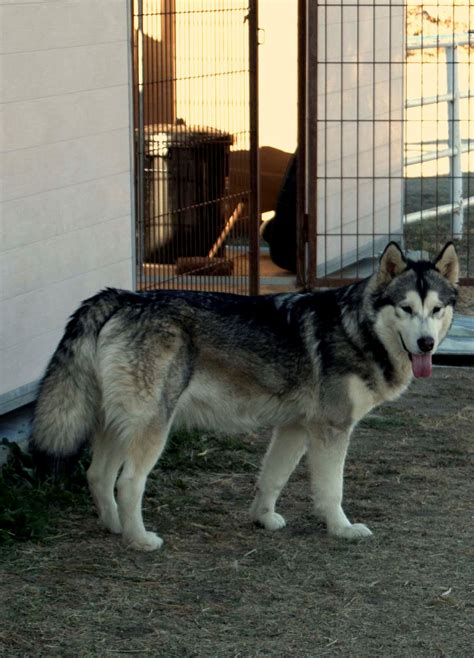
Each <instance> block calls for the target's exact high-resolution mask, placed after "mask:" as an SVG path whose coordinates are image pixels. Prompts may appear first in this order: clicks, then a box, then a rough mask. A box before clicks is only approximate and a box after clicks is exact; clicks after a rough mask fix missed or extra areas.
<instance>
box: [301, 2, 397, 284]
mask: <svg viewBox="0 0 474 658" xmlns="http://www.w3.org/2000/svg"><path fill="white" fill-rule="evenodd" d="M403 5H404V0H391V2H390V3H388V2H387V1H386V0H375V2H373V3H372V2H370V3H360V4H359V5H358V4H357V3H355V2H354V1H353V0H328V1H327V2H326V3H320V8H319V13H318V26H317V35H318V61H319V65H318V183H317V189H318V254H317V261H318V264H319V267H318V275H320V276H321V275H324V274H325V273H326V272H328V273H329V272H331V271H334V270H338V269H340V268H341V267H345V266H347V265H349V264H351V263H353V262H355V261H356V260H359V259H360V258H363V257H365V256H368V255H372V253H373V250H375V253H377V250H378V248H379V247H381V246H382V245H385V244H386V243H387V242H388V240H389V239H390V238H396V237H397V235H399V234H400V233H401V230H402V214H403V208H402V198H403V197H402V174H403V160H402V139H403V128H402V125H403V124H402V121H403V60H404V35H405V25H404V6H403ZM312 29H313V34H315V33H316V26H312ZM373 234H375V241H374V240H373V237H372V236H373ZM374 245H375V246H374Z"/></svg>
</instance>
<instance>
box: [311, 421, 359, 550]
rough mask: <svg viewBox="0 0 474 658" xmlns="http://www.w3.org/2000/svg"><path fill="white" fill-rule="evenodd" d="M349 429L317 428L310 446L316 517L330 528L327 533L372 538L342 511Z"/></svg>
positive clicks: (354, 537)
mask: <svg viewBox="0 0 474 658" xmlns="http://www.w3.org/2000/svg"><path fill="white" fill-rule="evenodd" d="M349 437H350V428H347V429H341V428H336V427H334V426H332V425H325V426H318V427H316V428H314V431H313V432H312V435H311V438H310V440H309V443H308V461H309V466H310V471H311V483H312V489H313V496H314V508H315V512H316V515H317V516H318V517H319V518H321V519H322V520H323V521H324V522H325V523H326V526H327V529H328V533H329V534H330V535H334V536H336V537H343V538H345V539H358V538H360V537H369V536H370V535H371V534H372V533H371V531H370V530H369V528H367V526H365V525H364V524H363V523H354V524H352V523H351V522H350V521H349V519H348V518H347V516H346V515H345V514H344V510H343V509H342V493H343V474H344V462H345V458H346V453H347V448H348V446H349Z"/></svg>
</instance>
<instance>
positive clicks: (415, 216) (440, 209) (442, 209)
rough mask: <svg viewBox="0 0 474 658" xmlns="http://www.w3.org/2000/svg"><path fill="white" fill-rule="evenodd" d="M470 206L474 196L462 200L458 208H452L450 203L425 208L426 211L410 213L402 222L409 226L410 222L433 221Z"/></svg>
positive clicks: (473, 201) (473, 202) (473, 204)
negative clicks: (434, 218)
mask: <svg viewBox="0 0 474 658" xmlns="http://www.w3.org/2000/svg"><path fill="white" fill-rule="evenodd" d="M470 206H474V196H470V197H468V198H467V199H463V201H462V204H461V207H460V208H458V207H457V206H454V205H453V204H452V203H446V204H445V205H444V206H436V207H435V208H427V209H426V210H417V211H416V212H411V213H409V214H408V215H405V216H404V218H403V221H404V222H405V223H406V224H411V223H412V222H419V221H420V220H421V219H433V217H440V216H442V215H449V214H450V213H454V212H456V211H457V210H459V209H461V210H464V208H469V207H470Z"/></svg>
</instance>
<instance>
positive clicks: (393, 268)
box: [378, 242, 407, 283]
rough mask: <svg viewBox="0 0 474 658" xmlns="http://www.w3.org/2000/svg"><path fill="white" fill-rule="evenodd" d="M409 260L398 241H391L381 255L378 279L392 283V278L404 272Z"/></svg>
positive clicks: (381, 281)
mask: <svg viewBox="0 0 474 658" xmlns="http://www.w3.org/2000/svg"><path fill="white" fill-rule="evenodd" d="M406 268H407V261H406V258H405V256H404V255H403V252H402V250H401V249H400V247H399V246H398V244H397V243H396V242H390V243H389V244H388V245H387V246H386V247H385V250H384V252H383V254H382V256H381V257H380V263H379V271H378V280H379V282H380V283H390V281H391V280H392V279H394V278H395V277H396V276H398V275H399V274H401V273H402V272H404V271H405V270H406Z"/></svg>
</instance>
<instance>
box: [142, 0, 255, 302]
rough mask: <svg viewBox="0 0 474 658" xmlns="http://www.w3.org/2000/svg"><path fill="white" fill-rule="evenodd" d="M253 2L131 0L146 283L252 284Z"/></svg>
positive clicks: (238, 287) (245, 288) (243, 288)
mask: <svg viewBox="0 0 474 658" xmlns="http://www.w3.org/2000/svg"><path fill="white" fill-rule="evenodd" d="M252 4H256V3H251V5H252ZM253 9H254V8H253V6H252V7H251V8H250V11H249V6H248V4H246V3H242V2H240V1H238V0H215V1H211V0H140V1H139V0H134V2H133V44H134V48H133V52H134V65H133V70H134V115H135V135H136V144H135V155H136V191H137V194H136V199H137V222H136V247H137V248H136V253H137V286H138V288H139V289H153V288H178V289H198V290H201V289H202V290H222V291H232V292H239V293H248V292H249V290H250V288H251V287H252V286H251V282H252V281H253V282H254V284H255V280H256V277H255V270H256V265H255V262H254V260H252V259H251V256H250V254H252V253H256V249H255V245H254V244H253V243H252V241H255V239H256V236H257V237H258V234H257V233H256V231H255V230H253V228H254V225H255V226H256V224H257V211H256V204H255V197H256V196H257V188H258V186H257V184H256V172H255V171H254V167H253V166H252V155H253V152H254V151H255V150H256V149H257V145H256V139H257V131H256V125H257V124H256V120H255V117H256V116H257V114H256V113H257V107H256V102H257V99H256V93H255V89H256V70H255V68H252V62H253V61H256V60H252V49H253V47H255V48H256V43H255V46H253V42H252V39H251V38H250V36H251V35H250V34H249V32H250V31H251V30H254V32H256V20H253V18H254V16H253V14H252V11H253Z"/></svg>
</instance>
